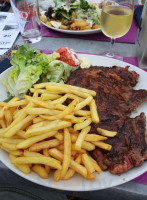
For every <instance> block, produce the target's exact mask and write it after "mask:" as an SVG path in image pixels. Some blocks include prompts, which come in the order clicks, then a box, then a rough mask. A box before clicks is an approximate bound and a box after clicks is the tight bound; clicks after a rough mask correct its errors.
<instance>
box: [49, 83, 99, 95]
mask: <svg viewBox="0 0 147 200" xmlns="http://www.w3.org/2000/svg"><path fill="white" fill-rule="evenodd" d="M49 86H58V87H59V88H64V89H71V90H72V91H74V90H77V91H80V92H81V93H87V94H89V95H92V96H96V92H95V91H93V90H89V89H86V88H81V87H77V86H73V85H67V84H61V83H55V82H49V83H48V85H47V86H46V87H49ZM65 93H69V92H65ZM77 96H78V95H77ZM87 97H88V96H87Z"/></svg>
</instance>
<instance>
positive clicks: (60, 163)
mask: <svg viewBox="0 0 147 200" xmlns="http://www.w3.org/2000/svg"><path fill="white" fill-rule="evenodd" d="M30 93H31V95H30V96H28V95H24V99H20V98H18V97H14V98H13V99H12V100H10V101H9V102H8V103H5V102H0V148H1V149H3V150H4V151H6V152H8V153H9V159H10V161H11V163H12V164H14V165H15V166H16V167H17V168H18V169H19V170H21V171H22V172H23V173H25V174H29V173H30V172H31V170H32V171H33V172H35V173H37V174H38V175H39V176H40V177H41V178H43V179H47V178H48V176H49V172H50V171H51V170H52V171H54V180H55V181H58V180H68V179H70V178H71V177H72V176H73V175H74V174H75V173H76V172H77V173H79V174H80V175H82V176H83V177H84V178H87V179H90V180H94V179H95V174H94V172H95V171H96V172H98V173H100V172H101V168H100V167H99V165H98V164H97V162H96V161H95V160H94V159H93V158H92V157H90V156H89V155H88V153H87V152H88V151H92V150H94V149H95V147H96V146H98V147H100V148H103V149H105V150H107V151H109V150H111V145H109V144H106V143H104V142H102V141H103V140H106V139H107V136H109V137H114V136H115V135H116V132H111V131H106V130H103V129H100V128H98V130H97V131H98V133H100V135H98V134H88V133H90V129H91V126H90V124H91V123H92V122H94V123H98V122H99V117H98V113H97V107H96V104H95V100H94V99H93V97H94V96H95V95H96V93H95V91H92V90H88V89H85V88H79V87H75V86H71V85H66V84H59V83H51V82H50V83H41V84H36V85H34V87H33V88H30ZM85 106H88V107H89V110H88V109H84V108H85Z"/></svg>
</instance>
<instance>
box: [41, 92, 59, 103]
mask: <svg viewBox="0 0 147 200" xmlns="http://www.w3.org/2000/svg"><path fill="white" fill-rule="evenodd" d="M60 97H61V95H59V94H49V93H43V94H42V95H41V99H42V100H43V101H46V100H56V99H58V98H60Z"/></svg>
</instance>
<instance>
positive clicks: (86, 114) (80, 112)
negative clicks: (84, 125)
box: [74, 110, 90, 117]
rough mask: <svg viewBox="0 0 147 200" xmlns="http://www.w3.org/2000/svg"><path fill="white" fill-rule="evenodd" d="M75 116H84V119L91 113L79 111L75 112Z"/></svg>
mask: <svg viewBox="0 0 147 200" xmlns="http://www.w3.org/2000/svg"><path fill="white" fill-rule="evenodd" d="M74 114H75V115H78V116H82V117H87V116H90V111H89V110H78V111H75V112H74Z"/></svg>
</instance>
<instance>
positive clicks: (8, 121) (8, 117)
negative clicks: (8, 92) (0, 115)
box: [4, 109, 13, 127]
mask: <svg viewBox="0 0 147 200" xmlns="http://www.w3.org/2000/svg"><path fill="white" fill-rule="evenodd" d="M4 116H5V120H6V126H7V127H8V126H9V125H10V124H11V122H12V121H13V115H12V113H11V111H10V110H9V109H7V110H5V112H4Z"/></svg>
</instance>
